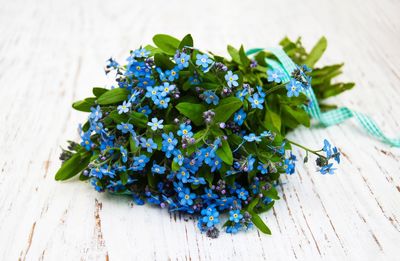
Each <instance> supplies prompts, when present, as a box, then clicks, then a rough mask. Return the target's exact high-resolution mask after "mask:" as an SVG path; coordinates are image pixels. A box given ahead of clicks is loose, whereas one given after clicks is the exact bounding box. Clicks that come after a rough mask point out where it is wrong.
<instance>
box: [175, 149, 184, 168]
mask: <svg viewBox="0 0 400 261" xmlns="http://www.w3.org/2000/svg"><path fill="white" fill-rule="evenodd" d="M173 154H174V161H175V162H176V163H178V165H179V166H182V164H183V161H184V160H185V157H184V156H183V154H182V152H181V151H180V150H178V149H176V150H174V151H173Z"/></svg>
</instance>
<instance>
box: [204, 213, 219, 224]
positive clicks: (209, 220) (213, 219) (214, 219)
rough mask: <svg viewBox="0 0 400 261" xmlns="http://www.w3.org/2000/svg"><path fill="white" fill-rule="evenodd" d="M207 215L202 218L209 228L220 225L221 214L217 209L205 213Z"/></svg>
mask: <svg viewBox="0 0 400 261" xmlns="http://www.w3.org/2000/svg"><path fill="white" fill-rule="evenodd" d="M203 213H204V214H205V215H204V217H203V218H202V221H203V222H204V223H205V224H207V227H213V226H214V225H216V224H218V223H219V218H218V216H219V212H218V211H217V210H216V209H211V210H208V211H205V212H203V211H202V215H203Z"/></svg>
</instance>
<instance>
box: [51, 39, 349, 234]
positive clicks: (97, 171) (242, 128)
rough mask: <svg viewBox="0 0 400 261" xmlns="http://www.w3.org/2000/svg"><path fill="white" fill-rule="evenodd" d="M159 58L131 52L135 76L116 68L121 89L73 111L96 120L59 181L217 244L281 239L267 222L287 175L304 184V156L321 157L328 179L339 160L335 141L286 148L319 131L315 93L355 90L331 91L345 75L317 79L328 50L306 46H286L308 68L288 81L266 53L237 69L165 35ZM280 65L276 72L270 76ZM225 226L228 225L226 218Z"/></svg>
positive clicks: (102, 91)
mask: <svg viewBox="0 0 400 261" xmlns="http://www.w3.org/2000/svg"><path fill="white" fill-rule="evenodd" d="M153 41H154V44H155V46H151V45H147V46H145V47H143V48H142V47H141V48H139V49H137V50H135V51H131V52H130V55H129V57H128V59H127V62H126V64H119V63H118V62H117V61H115V60H114V59H112V58H110V59H109V60H108V64H107V65H106V73H108V74H109V75H112V76H113V77H115V84H114V86H113V87H112V88H111V89H106V88H99V87H95V88H93V95H94V96H93V97H89V98H86V99H84V100H81V101H77V102H75V103H73V105H72V107H73V108H74V109H76V110H79V111H83V112H88V113H90V114H89V117H88V120H87V121H86V122H85V123H84V124H83V125H82V126H80V127H79V132H80V136H81V139H82V140H81V142H80V143H75V142H72V141H69V146H68V148H67V149H65V150H63V151H62V154H61V156H60V159H61V160H62V161H63V164H62V166H61V168H60V169H59V171H58V172H57V174H56V176H55V178H56V180H66V179H69V178H72V177H73V176H75V175H77V174H80V175H79V179H80V180H90V183H91V184H92V185H93V187H94V188H95V189H96V190H97V191H99V192H104V191H108V192H111V193H113V194H127V195H130V196H132V198H133V200H134V202H136V203H137V204H140V205H141V204H144V203H145V202H147V203H149V204H152V205H157V206H160V207H162V208H166V209H168V210H169V211H178V212H183V213H187V214H190V215H194V216H196V217H198V227H199V229H200V230H201V231H204V232H207V235H209V236H211V237H216V236H217V235H218V233H219V230H218V228H217V227H218V224H223V227H225V228H226V232H228V233H236V232H238V231H240V230H247V229H248V228H250V227H252V226H253V225H255V226H256V227H257V228H258V229H259V230H260V231H262V232H264V233H267V234H270V233H271V232H270V230H269V228H268V227H267V226H266V224H265V223H264V222H263V220H262V219H261V218H260V216H259V214H260V213H263V212H265V211H268V210H269V209H271V208H272V206H273V205H274V202H275V200H277V199H279V195H278V194H279V193H278V191H277V190H276V188H275V187H276V185H277V184H278V183H279V177H280V175H281V174H293V173H294V172H295V163H296V161H297V159H296V156H295V155H293V154H292V152H291V147H292V146H298V147H300V148H302V149H304V150H305V151H306V154H305V155H306V156H305V158H304V162H306V161H307V160H308V158H309V154H314V155H315V156H316V165H317V166H318V168H317V169H318V170H319V171H320V173H322V174H327V173H329V174H333V171H334V168H333V161H336V162H337V163H339V161H340V158H339V156H340V153H339V151H338V149H337V148H335V147H333V148H332V147H331V145H330V143H329V142H328V141H327V140H325V141H324V144H323V147H322V148H321V149H320V150H312V149H309V148H307V147H305V146H303V145H300V144H298V143H297V142H295V141H292V140H289V139H287V138H286V134H287V133H288V132H289V131H291V130H293V129H295V128H296V127H297V126H299V125H304V126H307V127H309V126H310V116H309V114H308V113H307V107H308V106H309V105H310V104H309V99H308V97H307V96H306V95H305V92H306V91H307V90H310V89H311V88H313V89H314V92H315V95H316V96H317V98H319V102H320V104H319V106H320V107H321V108H322V109H323V110H330V109H332V108H334V107H335V106H332V105H327V104H323V103H321V100H323V99H324V98H327V97H330V96H333V95H337V94H339V93H341V92H343V91H345V90H347V89H350V88H351V87H353V84H352V83H332V81H331V80H332V78H334V77H335V76H337V75H338V74H340V73H341V71H340V70H341V67H342V65H333V66H326V67H323V68H315V66H314V65H315V63H316V62H317V60H318V59H319V58H320V56H321V55H322V53H323V51H324V50H325V48H326V40H325V38H322V39H321V40H320V41H319V42H318V43H317V45H316V46H315V47H314V48H313V50H312V51H311V52H310V53H308V52H306V50H305V49H304V48H303V46H302V44H301V41H300V39H298V40H297V41H295V42H293V41H291V40H289V39H288V38H285V39H284V40H282V41H281V42H280V45H281V48H282V50H283V51H284V52H285V53H286V54H287V55H288V57H290V58H291V59H292V60H293V61H294V63H296V64H301V66H296V68H295V69H294V70H293V71H292V72H291V73H290V74H289V73H288V72H287V71H285V70H284V69H281V68H280V67H279V66H273V65H274V64H275V65H277V64H278V65H279V63H280V61H279V59H278V58H277V57H276V56H275V55H274V53H273V52H269V51H267V50H261V49H258V50H252V51H251V52H250V53H251V54H250V53H246V52H245V51H244V48H243V46H241V47H240V48H239V49H235V48H233V47H232V46H228V52H229V54H230V56H231V58H229V59H227V58H224V57H221V56H218V55H215V54H212V53H207V52H203V51H200V50H198V49H196V48H194V47H193V39H192V37H191V35H187V36H185V37H184V38H183V39H182V40H178V39H176V38H174V37H171V36H168V35H162V34H159V35H156V36H154V38H153ZM271 65H272V66H271ZM222 214H226V215H225V216H224V215H222Z"/></svg>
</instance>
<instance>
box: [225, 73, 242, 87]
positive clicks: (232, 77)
mask: <svg viewBox="0 0 400 261" xmlns="http://www.w3.org/2000/svg"><path fill="white" fill-rule="evenodd" d="M238 79H239V76H238V75H237V74H233V73H232V71H228V72H227V73H226V74H225V80H226V83H227V84H228V86H229V87H230V88H232V86H234V87H237V86H238V85H239V83H238V82H237V80H238Z"/></svg>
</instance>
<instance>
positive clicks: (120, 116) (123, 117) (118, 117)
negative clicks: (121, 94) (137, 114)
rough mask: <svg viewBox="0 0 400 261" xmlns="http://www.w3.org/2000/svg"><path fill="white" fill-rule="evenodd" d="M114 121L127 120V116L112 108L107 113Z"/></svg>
mask: <svg viewBox="0 0 400 261" xmlns="http://www.w3.org/2000/svg"><path fill="white" fill-rule="evenodd" d="M108 116H109V117H110V118H111V119H112V120H113V121H114V122H115V123H117V124H119V123H121V122H127V121H128V119H129V118H128V116H127V115H126V114H119V113H118V111H116V110H114V111H112V112H110V114H109V115H108Z"/></svg>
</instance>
